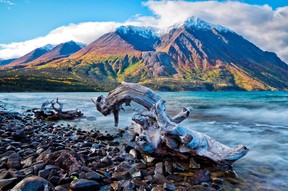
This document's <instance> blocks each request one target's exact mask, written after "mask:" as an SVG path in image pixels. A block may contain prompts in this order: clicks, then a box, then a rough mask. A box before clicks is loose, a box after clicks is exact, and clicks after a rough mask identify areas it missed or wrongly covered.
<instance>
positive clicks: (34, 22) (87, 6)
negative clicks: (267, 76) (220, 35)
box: [0, 0, 288, 62]
mask: <svg viewBox="0 0 288 191" xmlns="http://www.w3.org/2000/svg"><path fill="white" fill-rule="evenodd" d="M264 4H265V5H264ZM189 16H196V17H199V18H202V19H204V20H205V21H208V22H210V23H213V24H221V25H223V26H225V27H228V28H230V29H232V30H233V31H235V32H237V33H238V34H240V35H242V36H244V37H245V38H247V39H248V40H250V41H251V42H253V43H255V44H256V45H257V46H259V47H260V48H262V49H264V50H268V51H273V52H276V53H277V54H278V55H279V56H280V58H282V59H283V60H285V61H286V62H287V61H288V40H285V39H288V38H287V35H288V22H287V21H286V20H288V0H265V1H264V0H239V1H236V0H235V1H225V0H218V1H216V0H215V1H203V0H198V1H197V0H178V1H177V0H175V1H169V0H168V1H167V0H154V1H153V0H0V26H1V30H0V59H8V58H13V57H19V56H22V55H24V54H26V53H28V52H29V51H31V50H33V49H35V48H37V47H40V46H43V45H45V44H48V43H52V44H58V43H61V42H65V41H68V40H75V41H79V42H83V43H86V44H88V43H90V42H92V41H93V40H96V39H97V38H98V37H99V36H101V35H103V34H104V33H106V32H110V31H113V30H115V28H116V27H118V26H120V25H125V24H136V25H140V26H141V25H144V26H147V25H149V26H153V27H158V28H165V27H168V26H170V25H173V24H175V23H177V22H182V21H183V20H185V19H187V17H189Z"/></svg>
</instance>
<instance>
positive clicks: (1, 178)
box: [0, 112, 239, 191]
mask: <svg viewBox="0 0 288 191" xmlns="http://www.w3.org/2000/svg"><path fill="white" fill-rule="evenodd" d="M0 113H1V112H0ZM0 116H1V115H0ZM32 117H33V116H32ZM1 120H2V122H0V187H1V186H2V188H0V190H1V191H8V190H10V189H11V188H12V187H13V186H15V185H16V183H17V182H18V181H20V180H22V181H21V182H20V183H21V189H22V190H17V191H26V190H25V189H28V190H30V189H31V191H34V190H33V189H32V188H31V182H34V181H35V183H36V187H37V186H40V185H41V184H42V185H47V186H48V187H49V189H50V190H56V191H68V190H70V191H71V190H72V191H74V190H76V191H77V190H78V191H81V190H83V191H87V190H103V191H104V190H111V189H114V190H126V191H129V190H140V191H144V190H166V191H174V190H191V189H194V188H195V189H199V190H201V189H202V190H203V189H204V190H215V189H219V190H221V189H223V187H224V186H223V185H224V183H223V181H224V180H225V182H226V181H227V180H228V182H230V183H231V185H232V184H235V185H236V183H237V182H238V181H239V180H238V179H237V174H236V173H235V172H234V171H233V170H230V169H229V170H226V171H223V170H222V171H221V174H219V176H215V174H216V173H214V172H213V176H212V177H213V180H212V179H211V175H210V173H209V170H206V169H203V167H202V169H201V167H200V165H199V164H198V163H196V162H195V161H194V160H193V159H190V161H189V160H188V161H186V162H185V164H183V163H182V162H180V161H175V160H173V158H165V157H163V158H154V157H151V156H149V155H145V154H143V153H140V152H139V150H137V149H136V148H135V147H134V145H133V144H135V143H129V145H128V144H126V143H124V142H123V140H122V139H121V137H122V136H123V137H125V136H126V135H125V132H121V133H118V132H117V134H115V135H111V134H108V133H107V132H100V131H96V130H91V131H90V132H89V131H84V130H81V129H77V128H75V127H72V126H69V125H68V124H67V125H66V124H57V125H56V124H54V123H51V122H45V121H41V120H37V119H32V118H30V117H29V116H28V117H27V116H26V117H25V118H23V117H22V118H21V116H20V115H19V116H18V119H16V118H14V117H12V118H11V119H9V120H7V118H6V117H2V118H1ZM15 124H17V127H16V126H15ZM28 125H29V127H28ZM12 127H13V128H12ZM130 144H131V145H130ZM8 168H9V169H8ZM216 172H217V171H216ZM35 175H36V176H35ZM188 175H189V176H188ZM29 178H30V179H29ZM217 178H218V179H217ZM31 179H32V180H31ZM47 182H48V183H47ZM20 183H19V184H20ZM19 184H17V186H15V187H14V188H13V189H14V190H12V191H15V189H17V188H18V187H20V186H19ZM195 184H198V185H197V186H195ZM54 186H55V188H54ZM116 188H117V189H116Z"/></svg>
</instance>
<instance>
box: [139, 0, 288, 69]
mask: <svg viewBox="0 0 288 191" xmlns="http://www.w3.org/2000/svg"><path fill="white" fill-rule="evenodd" d="M144 5H145V6H147V7H148V8H149V9H150V10H152V11H153V13H154V14H155V15H156V16H153V17H140V18H139V20H140V21H141V22H143V23H145V22H150V23H152V24H154V26H156V27H161V28H163V27H168V26H171V25H173V24H175V23H177V22H181V21H184V20H186V19H187V18H188V17H190V16H195V17H199V18H201V19H203V20H205V21H207V22H210V23H213V24H220V25H222V26H225V27H227V28H230V29H232V30H233V31H235V32H236V33H238V34H240V35H242V36H243V37H244V38H246V39H248V40H249V41H251V42H252V43H254V44H256V45H257V46H258V47H260V48H261V49H263V50H267V51H272V52H275V53H276V54H277V55H278V56H279V57H280V58H281V59H282V60H284V61H286V63H288V19H287V18H288V6H286V7H281V8H278V9H276V10H273V9H272V8H271V7H270V6H268V5H263V6H258V5H250V4H245V3H240V2H236V1H227V2H217V1H204V2H203V1H202V2H186V1H181V0H180V1H164V0H163V1H148V2H146V3H144Z"/></svg>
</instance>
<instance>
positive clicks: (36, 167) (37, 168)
mask: <svg viewBox="0 0 288 191" xmlns="http://www.w3.org/2000/svg"><path fill="white" fill-rule="evenodd" d="M44 168H45V164H44V163H39V164H35V165H34V166H33V174H34V175H38V172H39V171H40V170H43V169H44Z"/></svg>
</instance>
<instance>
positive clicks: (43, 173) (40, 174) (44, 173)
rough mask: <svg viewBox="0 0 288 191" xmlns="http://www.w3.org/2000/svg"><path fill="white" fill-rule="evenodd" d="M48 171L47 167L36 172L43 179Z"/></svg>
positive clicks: (47, 174)
mask: <svg viewBox="0 0 288 191" xmlns="http://www.w3.org/2000/svg"><path fill="white" fill-rule="evenodd" d="M49 173H50V171H49V170H47V169H44V170H40V171H39V172H38V176H40V177H42V178H44V179H47V178H48V176H49Z"/></svg>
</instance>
